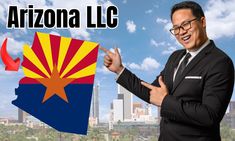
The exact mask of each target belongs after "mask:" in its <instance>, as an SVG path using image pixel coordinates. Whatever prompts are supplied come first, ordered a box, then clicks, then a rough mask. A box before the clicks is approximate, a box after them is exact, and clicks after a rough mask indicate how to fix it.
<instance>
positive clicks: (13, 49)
mask: <svg viewBox="0 0 235 141" xmlns="http://www.w3.org/2000/svg"><path fill="white" fill-rule="evenodd" d="M6 38H7V51H8V53H9V54H12V55H17V54H19V53H21V52H22V50H23V45H24V44H25V43H24V42H22V41H17V40H15V39H14V38H13V34H10V33H6V34H2V35H0V44H1V45H2V43H3V41H4V40H5V39H6Z"/></svg>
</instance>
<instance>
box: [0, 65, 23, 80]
mask: <svg viewBox="0 0 235 141" xmlns="http://www.w3.org/2000/svg"><path fill="white" fill-rule="evenodd" d="M21 77H23V70H22V69H21V68H20V69H19V70H18V71H17V72H15V71H5V66H3V65H2V64H0V80H1V79H10V78H21Z"/></svg>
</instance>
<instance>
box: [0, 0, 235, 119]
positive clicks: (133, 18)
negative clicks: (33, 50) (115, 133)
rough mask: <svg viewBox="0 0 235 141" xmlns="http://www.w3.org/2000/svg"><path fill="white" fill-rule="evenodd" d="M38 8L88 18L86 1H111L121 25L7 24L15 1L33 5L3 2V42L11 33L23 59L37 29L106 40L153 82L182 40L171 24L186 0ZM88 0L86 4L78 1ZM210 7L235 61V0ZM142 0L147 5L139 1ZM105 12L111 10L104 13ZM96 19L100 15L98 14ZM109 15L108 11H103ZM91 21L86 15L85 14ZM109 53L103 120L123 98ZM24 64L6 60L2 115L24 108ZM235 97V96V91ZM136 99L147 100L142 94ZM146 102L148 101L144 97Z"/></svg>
mask: <svg viewBox="0 0 235 141" xmlns="http://www.w3.org/2000/svg"><path fill="white" fill-rule="evenodd" d="M30 2H31V3H32V4H34V8H48V7H49V8H53V9H56V8H67V9H69V8H71V7H73V8H77V9H79V10H80V12H81V18H86V17H84V16H86V7H84V5H92V6H97V5H101V6H102V8H103V9H102V11H104V12H105V8H106V7H107V6H109V5H115V6H116V7H117V8H118V11H119V15H118V18H119V23H118V27H116V28H115V29H109V28H107V29H92V30H91V29H86V27H81V28H79V29H71V28H70V29H56V28H53V29H27V28H24V29H7V28H6V23H7V13H8V6H9V5H17V6H18V7H19V8H26V7H28V1H26V0H21V1H18V0H11V1H1V2H0V28H1V31H0V43H2V42H3V41H4V39H5V38H6V37H7V38H8V52H9V54H10V55H11V56H12V57H13V58H17V57H20V58H21V60H22V48H23V45H24V44H25V43H27V44H29V45H31V44H32V42H33V36H34V33H35V32H37V31H40V32H45V33H50V34H55V35H60V36H66V37H72V38H76V39H82V40H89V41H93V42H98V43H100V45H101V46H103V47H105V48H107V49H110V50H111V51H113V48H114V47H118V48H119V51H120V53H121V56H122V60H123V62H124V65H125V67H127V68H128V69H129V70H131V71H132V72H133V73H135V74H136V75H137V76H138V77H140V79H142V80H144V81H146V82H149V83H151V82H152V81H153V80H154V79H155V77H156V76H157V75H158V74H159V73H160V72H161V70H162V69H163V68H164V65H165V63H166V61H167V59H168V57H169V55H170V54H171V53H172V52H173V51H175V50H178V49H182V46H181V45H180V44H179V43H177V41H176V39H175V38H174V37H173V36H172V35H171V33H170V32H169V28H170V27H171V26H172V25H171V20H170V17H169V15H170V8H171V6H172V5H173V4H175V3H177V2H180V1H179V0H176V1H166V0H159V1H155V0H149V1H147V2H146V1H135V0H121V1H112V0H111V1H107V0H87V1H75V0H71V1H66V2H64V1H62V0H33V1H30ZM79 2H82V3H83V4H78V3H79ZM197 2H198V3H199V4H200V5H201V6H202V8H203V10H204V11H205V15H206V21H207V32H208V36H209V38H210V39H212V40H214V42H215V43H216V45H217V46H218V48H220V49H221V50H223V51H224V52H225V53H226V54H228V55H229V56H230V57H231V59H232V60H233V62H235V55H234V54H235V50H234V47H233V46H234V44H235V26H234V25H235V21H234V18H235V7H234V3H235V0H228V1H223V0H216V1H213V0H206V1H203V0H199V1H197ZM140 5H141V8H139V6H140ZM102 14H103V15H105V13H102ZM92 20H93V21H96V16H95V14H94V16H93V17H92ZM103 20H104V21H106V20H107V19H106V17H105V16H104V17H103ZM82 21H85V20H82ZM83 24H86V23H83ZM103 56H104V53H103V52H102V51H99V56H98V59H97V70H96V76H95V83H96V84H100V85H99V112H100V113H102V114H100V115H99V117H100V119H99V120H100V121H101V122H107V121H108V119H109V111H110V103H111V102H112V100H113V99H116V98H117V90H118V88H117V84H116V82H115V78H116V77H117V76H116V75H115V74H113V73H111V72H109V71H108V70H107V69H106V68H105V67H104V66H103ZM23 76H24V74H23V71H22V68H20V70H19V71H18V72H6V71H5V66H4V64H3V63H2V61H0V83H1V84H0V117H8V118H14V119H17V116H18V109H17V108H16V107H15V106H13V105H12V104H11V102H12V101H13V100H15V99H16V95H15V88H18V84H19V80H20V79H21V78H23ZM232 100H233V101H234V100H235V92H233V96H232ZM133 101H137V102H142V101H141V100H140V99H139V98H137V97H136V96H133ZM142 103H143V104H146V103H145V102H142ZM151 107H152V114H153V115H154V116H155V115H156V116H157V114H158V113H157V108H156V107H155V106H152V105H151Z"/></svg>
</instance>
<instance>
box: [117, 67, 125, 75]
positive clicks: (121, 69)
mask: <svg viewBox="0 0 235 141" xmlns="http://www.w3.org/2000/svg"><path fill="white" fill-rule="evenodd" d="M123 69H124V67H123V65H121V66H120V67H119V68H118V70H117V71H116V74H117V75H119V74H120V73H121V72H122V71H123Z"/></svg>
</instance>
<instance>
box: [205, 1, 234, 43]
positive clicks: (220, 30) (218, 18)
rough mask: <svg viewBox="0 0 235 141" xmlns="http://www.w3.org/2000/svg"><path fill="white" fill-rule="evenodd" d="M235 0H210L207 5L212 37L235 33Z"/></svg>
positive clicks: (208, 23)
mask: <svg viewBox="0 0 235 141" xmlns="http://www.w3.org/2000/svg"><path fill="white" fill-rule="evenodd" d="M234 3H235V0H226V1H224V0H209V2H208V3H207V5H206V8H205V9H206V10H205V15H206V19H207V31H208V36H209V37H210V38H212V39H218V38H221V37H233V36H234V35H235V26H234V25H235V20H234V19H235V5H234Z"/></svg>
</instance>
